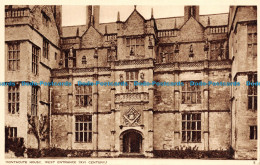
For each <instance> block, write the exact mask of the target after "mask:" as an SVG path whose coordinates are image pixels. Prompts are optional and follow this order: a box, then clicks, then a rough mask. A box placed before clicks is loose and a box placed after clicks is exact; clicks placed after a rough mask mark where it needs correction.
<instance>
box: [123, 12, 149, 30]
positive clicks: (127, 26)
mask: <svg viewBox="0 0 260 165" xmlns="http://www.w3.org/2000/svg"><path fill="white" fill-rule="evenodd" d="M144 23H145V19H144V17H143V16H142V15H141V14H140V13H139V12H138V11H137V10H134V11H133V12H132V14H131V15H130V16H129V17H128V18H127V20H126V21H125V22H124V26H123V30H124V34H125V35H140V34H143V33H144Z"/></svg>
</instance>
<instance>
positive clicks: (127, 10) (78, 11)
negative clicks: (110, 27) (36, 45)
mask: <svg viewBox="0 0 260 165" xmlns="http://www.w3.org/2000/svg"><path fill="white" fill-rule="evenodd" d="M151 8H153V13H154V17H155V18H164V17H175V16H183V15H184V6H141V5H138V6H137V7H136V9H137V10H138V11H139V12H140V13H141V14H142V15H143V16H144V18H146V19H149V18H151ZM133 10H134V6H133V5H132V6H100V23H107V22H115V21H116V20H117V12H118V11H119V12H120V20H121V21H125V20H126V19H127V18H128V16H129V15H130V14H131V13H132V11H133ZM228 11H229V6H228V5H226V6H224V5H223V6H216V5H214V6H213V5H212V6H200V15H205V14H217V13H228ZM85 13H86V7H85V6H72V5H71V6H66V5H65V6H62V26H72V25H84V24H85V23H86V15H85Z"/></svg>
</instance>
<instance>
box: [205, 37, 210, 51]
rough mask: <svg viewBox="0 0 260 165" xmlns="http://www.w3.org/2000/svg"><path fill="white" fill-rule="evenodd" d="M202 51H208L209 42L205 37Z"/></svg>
mask: <svg viewBox="0 0 260 165" xmlns="http://www.w3.org/2000/svg"><path fill="white" fill-rule="evenodd" d="M204 51H209V42H208V39H206V41H205V45H204Z"/></svg>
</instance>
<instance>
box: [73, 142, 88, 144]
mask: <svg viewBox="0 0 260 165" xmlns="http://www.w3.org/2000/svg"><path fill="white" fill-rule="evenodd" d="M74 143H76V144H92V142H74Z"/></svg>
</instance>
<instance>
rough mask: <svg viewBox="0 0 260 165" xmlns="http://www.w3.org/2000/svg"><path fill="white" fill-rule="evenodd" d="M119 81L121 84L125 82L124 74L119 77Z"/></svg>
mask: <svg viewBox="0 0 260 165" xmlns="http://www.w3.org/2000/svg"><path fill="white" fill-rule="evenodd" d="M119 80H120V82H123V81H124V76H123V74H120V75H119Z"/></svg>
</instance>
